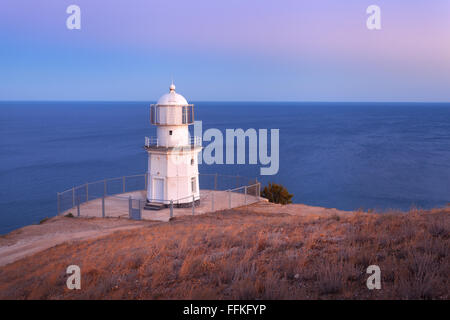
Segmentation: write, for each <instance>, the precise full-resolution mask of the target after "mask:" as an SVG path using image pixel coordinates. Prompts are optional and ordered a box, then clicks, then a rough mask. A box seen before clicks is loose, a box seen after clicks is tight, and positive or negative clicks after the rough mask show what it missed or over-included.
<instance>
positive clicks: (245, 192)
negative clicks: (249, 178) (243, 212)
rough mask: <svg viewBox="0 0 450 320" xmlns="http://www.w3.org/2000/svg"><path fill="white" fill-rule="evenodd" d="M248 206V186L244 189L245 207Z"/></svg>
mask: <svg viewBox="0 0 450 320" xmlns="http://www.w3.org/2000/svg"><path fill="white" fill-rule="evenodd" d="M246 205H247V186H245V187H244V206H246Z"/></svg>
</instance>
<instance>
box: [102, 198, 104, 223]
mask: <svg viewBox="0 0 450 320" xmlns="http://www.w3.org/2000/svg"><path fill="white" fill-rule="evenodd" d="M104 217H105V196H103V197H102V218H104Z"/></svg>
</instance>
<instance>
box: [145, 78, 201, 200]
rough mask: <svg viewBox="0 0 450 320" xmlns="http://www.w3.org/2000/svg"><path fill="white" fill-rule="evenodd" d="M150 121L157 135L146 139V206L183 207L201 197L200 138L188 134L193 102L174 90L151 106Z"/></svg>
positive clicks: (192, 114) (173, 86)
mask: <svg viewBox="0 0 450 320" xmlns="http://www.w3.org/2000/svg"><path fill="white" fill-rule="evenodd" d="M150 122H151V123H152V124H153V125H156V126H157V129H156V137H151V138H150V137H146V138H145V149H146V151H147V153H148V171H147V206H149V207H150V208H151V207H158V206H162V205H169V204H170V202H171V201H173V204H174V205H176V206H186V205H189V204H191V203H192V202H193V201H199V200H200V190H199V179H198V153H199V152H200V151H201V149H202V147H201V139H200V138H199V137H190V135H189V125H191V124H193V123H194V105H192V104H189V103H188V102H187V101H186V99H185V98H184V97H183V96H182V95H180V94H178V93H176V92H175V85H174V84H173V83H172V85H171V86H170V91H169V93H166V94H164V95H163V96H162V97H161V98H159V100H158V102H157V103H156V104H152V105H151V106H150Z"/></svg>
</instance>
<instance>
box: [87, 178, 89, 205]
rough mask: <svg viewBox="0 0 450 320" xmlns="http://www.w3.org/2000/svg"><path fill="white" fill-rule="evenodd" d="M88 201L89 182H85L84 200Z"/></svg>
mask: <svg viewBox="0 0 450 320" xmlns="http://www.w3.org/2000/svg"><path fill="white" fill-rule="evenodd" d="M88 201H89V183H86V202H88Z"/></svg>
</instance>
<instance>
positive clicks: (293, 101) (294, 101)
mask: <svg viewBox="0 0 450 320" xmlns="http://www.w3.org/2000/svg"><path fill="white" fill-rule="evenodd" d="M156 101H157V100H101V99H92V100H89V99H87V100H32V99H26V100H0V103H5V102H6V103H8V102H14V103H16V102H50V103H56V102H143V103H144V102H145V103H153V102H156ZM191 102H201V103H202V102H215V103H217V102H221V103H222V102H224V103H230V102H231V103H236V102H249V103H275V102H276V103H280V102H281V103H435V104H442V103H450V101H408V100H404V101H390V100H382V101H364V100H361V101H340V100H338V101H333V100H323V101H322V100H191Z"/></svg>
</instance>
